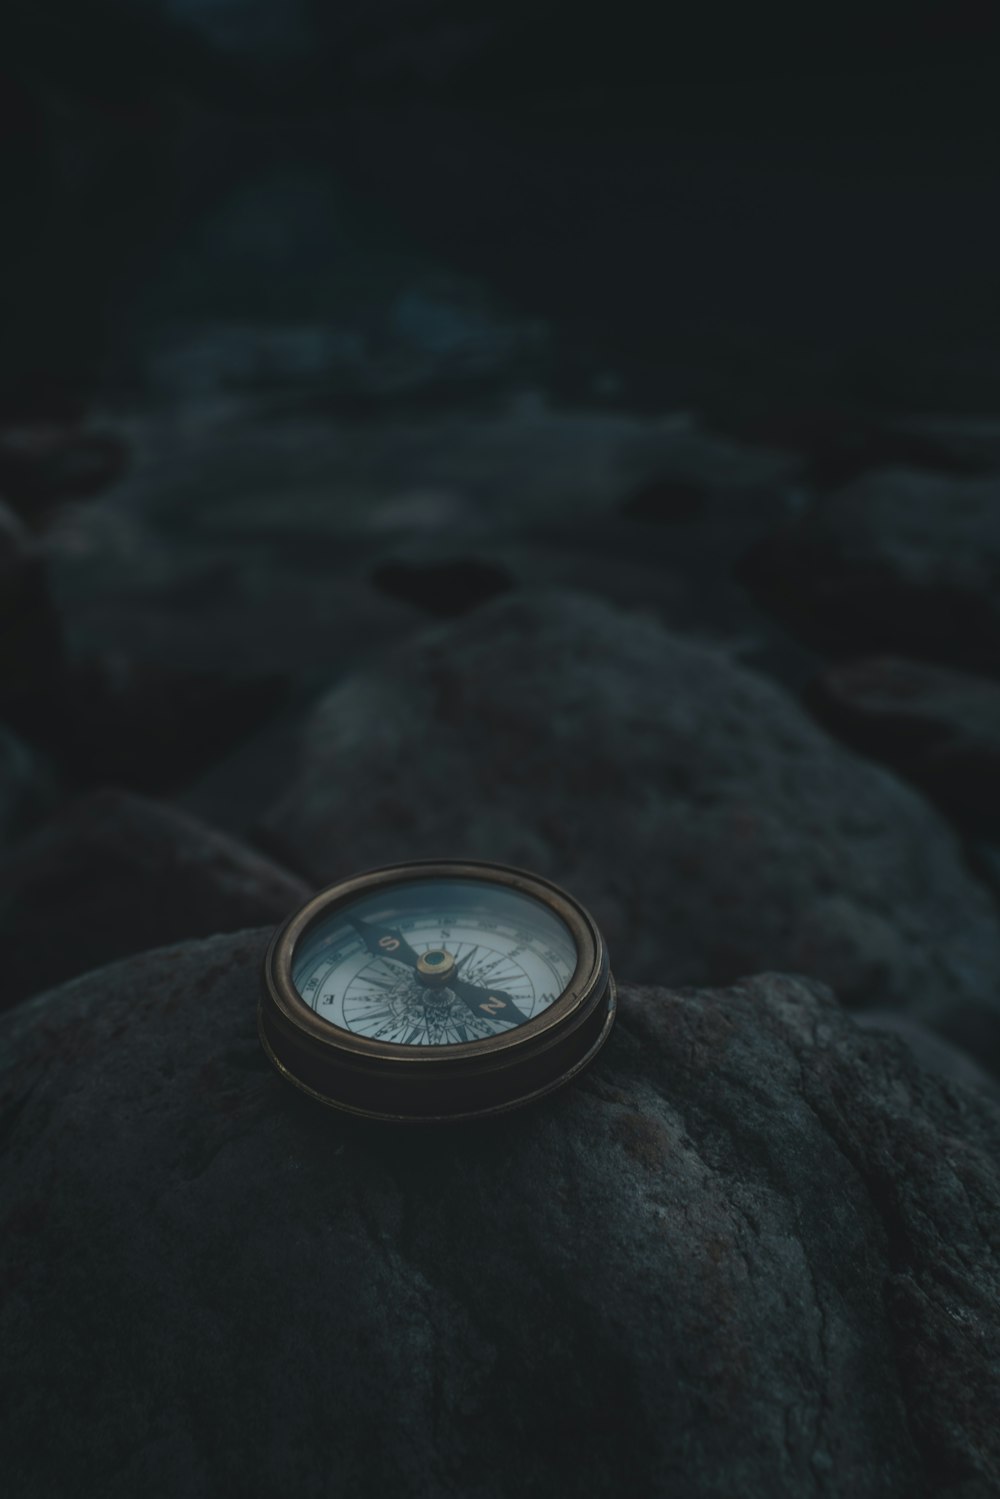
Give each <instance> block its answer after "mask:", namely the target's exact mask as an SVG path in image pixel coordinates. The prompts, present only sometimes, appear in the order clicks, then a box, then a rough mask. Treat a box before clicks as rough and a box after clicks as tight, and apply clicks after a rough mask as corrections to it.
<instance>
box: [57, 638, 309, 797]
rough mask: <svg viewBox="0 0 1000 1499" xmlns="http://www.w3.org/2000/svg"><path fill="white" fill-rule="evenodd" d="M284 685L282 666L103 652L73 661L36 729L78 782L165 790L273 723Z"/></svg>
mask: <svg viewBox="0 0 1000 1499" xmlns="http://www.w3.org/2000/svg"><path fill="white" fill-rule="evenodd" d="M286 692H287V682H286V680H285V679H284V678H283V677H282V676H281V674H280V673H277V672H268V671H254V670H249V671H247V670H244V671H238V670H233V671H218V670H214V669H212V668H206V669H204V670H199V669H189V668H184V667H172V666H169V665H166V664H162V663H160V662H156V661H151V660H148V659H143V658H141V657H139V656H133V655H132V654H131V653H130V652H129V651H127V650H119V651H113V652H105V653H102V654H101V655H99V656H94V657H89V658H84V659H81V660H79V661H74V662H72V663H71V664H70V666H69V667H68V668H67V680H66V686H65V690H64V692H63V694H62V695H61V696H60V698H59V699H57V700H55V701H53V700H48V701H46V702H42V703H40V704H39V705H38V707H39V711H38V715H37V722H36V726H35V734H36V736H37V737H40V738H41V740H42V742H43V743H45V744H52V746H53V754H54V755H57V756H58V755H62V756H63V763H64V770H65V774H66V777H67V779H68V780H69V781H70V783H71V784H73V785H76V786H78V787H81V788H89V787H92V786H94V785H101V784H107V783H109V782H114V783H117V784H118V785H122V786H127V787H128V788H129V789H130V790H133V791H141V792H144V793H146V794H149V795H163V794H167V793H170V792H172V791H174V790H176V789H178V788H180V787H183V786H185V785H186V784H187V783H188V782H189V781H191V780H192V779H193V778H194V777H196V776H197V775H200V774H201V773H202V772H203V771H205V770H206V769H207V768H208V767H209V766H210V765H212V764H214V763H215V762H216V761H218V760H220V759H222V758H223V757H224V756H225V755H226V754H227V753H229V752H230V751H231V750H232V749H234V748H235V747H236V746H237V745H238V744H239V743H240V742H241V741H242V740H244V739H245V738H247V737H249V736H250V735H251V734H252V733H253V732H254V731H255V730H257V729H259V728H261V727H262V726H263V725H264V724H265V723H267V722H268V721H269V720H270V719H271V718H272V716H273V715H274V714H275V713H276V712H277V711H278V710H279V708H280V707H281V706H282V704H283V703H284V701H285V697H286ZM66 724H69V725H71V732H70V733H69V735H67V734H66V733H65V725H66Z"/></svg>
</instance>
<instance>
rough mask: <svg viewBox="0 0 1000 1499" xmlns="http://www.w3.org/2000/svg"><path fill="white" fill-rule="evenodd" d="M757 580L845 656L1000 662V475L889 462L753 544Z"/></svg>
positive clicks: (751, 562) (988, 665)
mask: <svg viewBox="0 0 1000 1499" xmlns="http://www.w3.org/2000/svg"><path fill="white" fill-rule="evenodd" d="M745 571H746V576H747V578H748V580H749V581H750V582H751V583H752V585H753V586H754V587H755V589H756V590H757V592H758V593H759V594H760V595H761V597H762V598H764V599H766V600H767V601H768V602H769V603H770V604H771V605H772V607H774V608H775V609H776V610H777V611H778V612H779V613H780V614H781V615H782V616H783V617H784V618H786V619H787V620H789V621H790V622H791V623H792V624H793V625H794V626H795V627H796V628H797V629H799V630H800V631H802V632H803V633H804V634H806V635H807V636H809V637H810V638H811V639H814V640H816V641H818V642H819V643H820V644H822V645H823V646H825V647H828V648H831V649H833V650H835V651H837V652H839V653H840V654H844V653H845V652H847V651H854V652H856V651H858V650H859V649H860V650H861V651H864V652H865V653H870V652H872V651H892V652H899V653H901V654H903V655H913V656H917V657H923V658H926V659H929V660H936V661H941V660H943V661H953V662H956V663H957V664H959V665H962V666H966V667H973V668H975V667H976V666H979V667H982V668H985V669H988V670H991V671H995V670H997V669H998V668H1000V586H998V581H1000V479H998V478H997V477H996V476H995V475H994V476H992V477H983V478H961V477H958V476H955V475H949V474H942V473H929V472H925V471H920V470H918V469H909V468H881V469H876V470H875V471H873V472H872V473H869V474H866V475H864V476H863V477H862V478H859V479H857V480H856V481H855V482H854V483H852V484H849V485H847V486H846V487H845V488H843V489H839V490H837V491H836V492H835V493H832V494H829V495H825V496H824V497H823V498H822V499H820V500H819V501H818V502H816V503H815V504H813V505H810V506H808V507H807V508H806V509H804V510H803V511H802V513H801V514H800V515H799V516H797V517H796V518H795V519H793V520H789V521H787V522H786V523H785V524H784V525H783V526H782V527H780V528H779V529H778V530H777V531H776V532H775V533H774V534H773V535H772V536H771V537H770V538H769V539H768V540H766V541H765V542H763V543H761V544H760V545H759V546H757V547H756V548H754V549H752V552H751V554H750V556H749V557H748V560H747V563H746V569H745Z"/></svg>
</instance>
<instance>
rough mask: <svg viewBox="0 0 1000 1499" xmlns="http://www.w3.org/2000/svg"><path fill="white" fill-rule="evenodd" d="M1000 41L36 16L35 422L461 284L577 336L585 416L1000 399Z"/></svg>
mask: <svg viewBox="0 0 1000 1499" xmlns="http://www.w3.org/2000/svg"><path fill="white" fill-rule="evenodd" d="M998 37H1000V19H998V17H997V13H996V9H995V7H993V6H992V5H989V4H987V3H985V0H956V3H948V4H945V3H934V4H917V5H913V6H909V7H907V8H906V9H905V10H903V9H902V8H900V9H894V10H892V11H890V10H887V9H886V8H884V7H878V6H875V7H872V6H860V5H850V4H848V5H840V6H836V7H832V6H831V7H818V8H816V7H800V8H797V9H796V10H791V9H788V10H776V9H775V8H774V7H771V8H770V9H763V10H762V9H760V8H758V7H751V6H746V7H738V8H737V7H733V6H722V5H719V4H708V5H699V6H692V7H673V6H672V7H667V8H660V7H650V6H642V5H637V4H634V3H628V4H622V5H617V6H615V7H606V8H600V9H598V8H595V9H594V10H593V12H591V13H589V14H588V15H584V14H580V13H576V8H574V10H573V11H570V9H569V8H567V7H564V6H558V5H554V4H551V3H549V4H545V3H542V4H535V5H531V6H528V5H526V4H520V3H513V4H508V5H503V6H501V5H498V4H495V3H484V0H479V3H472V4H470V3H465V4H461V5H459V4H448V3H430V0H428V3H407V0H395V3H392V0H376V3H369V4H364V5H362V4H351V5H338V6H327V5H323V4H319V3H308V0H296V3H294V4H291V3H289V4H284V5H279V4H276V3H268V0H244V3H240V0H216V3H205V4H196V3H194V0H175V3H171V0H133V3H130V4H126V3H122V4H114V3H110V0H104V3H95V0H88V3H84V4H79V3H76V4H71V3H69V0H65V3H57V0H42V3H30V4H29V3H27V0H12V3H9V4H8V5H6V6H5V7H4V13H3V19H2V21H0V57H2V63H0V67H2V108H3V171H4V179H5V189H4V199H5V203H6V208H7V211H6V213H5V220H6V229H5V236H4V238H5V242H6V243H5V256H6V257H7V269H6V275H5V285H6V293H7V296H8V297H9V305H8V308H7V310H6V314H5V337H4V348H3V369H2V384H3V391H4V397H5V404H6V406H7V408H8V409H17V408H18V407H23V406H24V405H25V404H26V403H28V402H29V401H30V402H31V403H32V405H33V407H34V409H35V410H44V411H51V412H54V411H57V410H59V409H62V407H63V405H64V404H68V403H70V402H73V401H77V402H87V401H93V400H95V399H99V398H102V397H108V396H110V395H112V394H113V395H114V396H115V397H124V398H130V399H142V398H147V397H149V396H151V395H152V394H154V393H156V392H157V390H158V388H159V387H158V381H157V370H158V358H159V357H160V356H162V354H163V351H164V350H165V349H167V348H171V347H173V346H174V345H175V344H176V342H177V341H178V340H179V339H190V340H195V339H198V338H204V337H205V336H206V331H207V330H209V329H212V330H218V329H219V328H220V327H225V326H227V325H232V324H243V323H247V322H250V323H253V324H254V325H257V326H260V327H262V328H266V327H272V328H276V327H280V326H282V325H289V324H294V325H295V326H297V327H302V326H303V325H305V326H308V327H311V328H314V329H322V330H325V331H327V332H328V333H330V334H333V333H338V334H340V335H344V334H345V333H349V332H351V331H355V332H356V331H357V330H358V329H359V327H360V328H361V329H362V330H364V328H365V324H366V320H370V319H375V320H377V318H378V315H379V312H380V311H382V310H383V309H384V307H385V303H386V301H387V299H388V298H389V297H390V296H391V295H392V293H393V292H394V291H396V290H398V288H399V286H400V285H402V284H405V283H406V281H407V279H408V277H409V278H412V277H414V276H415V275H418V274H421V273H422V274H424V275H426V274H428V273H434V274H437V275H439V276H445V277H462V278H469V279H470V280H471V281H472V282H474V283H475V286H476V288H477V289H478V290H479V291H480V293H481V294H482V295H483V296H485V297H487V298H489V299H490V301H491V304H492V305H494V306H495V307H496V309H497V311H496V316H497V318H498V319H499V320H500V321H501V322H502V321H503V320H504V319H510V320H512V321H513V320H523V319H531V320H541V321H542V322H543V323H544V324H545V326H546V329H547V331H548V338H547V341H546V349H545V352H544V354H543V355H540V356H539V375H540V377H541V379H542V380H543V382H544V384H545V387H546V389H548V390H550V391H552V392H553V393H555V394H556V395H558V396H559V397H560V398H564V399H573V400H577V401H579V400H586V399H592V398H593V397H594V395H595V381H597V382H599V381H600V378H601V375H602V374H603V373H605V372H606V370H607V369H612V370H613V371H614V373H615V376H616V381H617V383H614V384H613V386H611V387H608V386H607V385H606V386H605V390H604V399H605V400H609V399H614V400H616V401H620V402H621V403H622V404H624V405H626V406H628V407H630V408H632V407H638V408H641V409H657V408H659V407H662V406H663V404H664V403H667V404H675V403H678V402H679V403H682V404H689V403H691V402H693V401H694V402H697V403H699V405H700V406H703V407H706V408H711V409H712V410H713V411H715V410H718V411H719V412H720V413H724V414H725V415H726V416H727V417H731V416H733V417H735V416H744V415H746V414H747V413H749V412H754V413H756V411H757V409H758V408H761V407H763V408H765V409H772V408H775V407H783V406H786V405H787V404H788V403H789V402H794V403H795V404H796V405H800V404H821V403H827V402H834V403H842V402H852V403H853V402H863V403H866V404H869V403H870V404H872V405H876V406H880V407H883V406H887V407H890V408H898V407H900V406H905V407H907V408H932V409H937V410H940V409H948V410H961V411H966V410H971V411H981V410H983V409H986V410H993V409H995V405H996V394H997V377H998V364H997V321H996V319H997V310H996V297H995V278H996V270H995V268H996V263H997V249H998V245H997V237H996V236H997V216H996V197H995V180H996V179H995V169H996V151H997V135H996V125H997V102H996V96H997V90H996V74H995V67H996V62H997V41H998ZM442 336H447V329H446V330H445V331H444V333H443V334H442ZM302 359H303V361H304V363H305V364H306V366H307V369H306V370H301V371H300V373H301V374H302V375H303V376H304V375H305V374H306V373H308V375H309V376H311V377H314V378H320V377H322V376H323V375H324V374H328V373H329V371H328V370H325V369H324V368H323V360H322V356H321V354H320V353H319V352H316V353H314V356H313V357H312V359H310V358H309V357H308V356H307V355H305V354H303V355H302ZM612 392H613V393H612Z"/></svg>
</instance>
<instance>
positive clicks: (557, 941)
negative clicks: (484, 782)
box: [292, 878, 578, 1046]
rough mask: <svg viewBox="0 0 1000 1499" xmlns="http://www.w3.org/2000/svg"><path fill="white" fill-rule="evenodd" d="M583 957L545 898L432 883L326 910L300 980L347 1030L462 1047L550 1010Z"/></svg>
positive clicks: (381, 891)
mask: <svg viewBox="0 0 1000 1499" xmlns="http://www.w3.org/2000/svg"><path fill="white" fill-rule="evenodd" d="M577 958H578V953H577V947H576V942H575V941H574V938H573V934H572V932H571V931H570V929H569V927H568V926H566V925H565V923H564V922H563V921H561V920H560V918H559V917H558V916H557V915H556V914H555V913H554V912H553V911H551V910H550V909H549V908H548V907H547V906H546V905H543V903H542V902H541V901H540V900H535V899H534V898H533V897H531V896H529V895H525V894H523V893H522V892H521V891H518V890H513V889H509V888H505V887H504V886H502V885H499V884H496V885H494V884H490V883H487V882H485V881H483V880H476V879H468V880H462V879H426V878H424V879H416V880H412V881H410V882H405V881H404V882H401V883H399V884H396V885H389V886H382V887H381V888H378V889H376V890H373V891H372V892H371V893H369V894H366V895H362V896H360V897H358V898H357V899H354V900H351V901H349V902H348V903H346V904H344V905H341V906H338V907H337V908H336V909H335V910H333V911H330V912H329V913H327V914H325V915H323V916H321V917H320V918H319V919H318V920H317V921H315V922H314V923H313V924H312V925H311V926H310V927H308V928H307V930H306V931H305V932H304V933H303V935H302V936H301V938H300V939H299V941H298V942H297V943H296V946H295V952H294V955H293V958H292V982H293V984H294V986H295V989H296V990H297V992H298V994H299V995H300V996H301V998H302V999H303V1000H304V1001H305V1003H306V1004H307V1005H308V1006H309V1007H310V1009H312V1010H314V1011H315V1012H316V1014H317V1015H318V1016H319V1017H320V1018H321V1019H322V1020H325V1021H327V1022H328V1023H329V1024H330V1025H332V1026H337V1027H339V1028H340V1029H341V1030H345V1031H350V1032H353V1033H354V1034H355V1035H357V1036H364V1037H369V1038H371V1039H372V1040H376V1041H380V1042H388V1043H392V1044H398V1045H400V1046H456V1045H460V1044H461V1043H463V1042H469V1041H481V1040H483V1039H484V1038H488V1037H491V1036H499V1035H503V1034H508V1033H510V1032H513V1031H514V1030H515V1029H516V1028H517V1027H518V1026H521V1025H524V1024H525V1023H526V1022H527V1021H529V1020H533V1019H535V1017H536V1016H538V1015H541V1014H542V1013H544V1011H545V1010H547V1009H548V1008H549V1006H550V1005H553V1004H554V1003H555V1001H556V1000H557V999H558V998H559V996H560V995H561V994H562V993H563V991H564V990H565V989H566V987H567V985H568V984H569V982H570V980H571V979H572V977H573V974H574V971H575V969H576V965H577Z"/></svg>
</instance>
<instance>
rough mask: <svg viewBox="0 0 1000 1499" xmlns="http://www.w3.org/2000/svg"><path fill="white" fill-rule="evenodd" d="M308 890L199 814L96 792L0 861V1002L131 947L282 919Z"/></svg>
mask: <svg viewBox="0 0 1000 1499" xmlns="http://www.w3.org/2000/svg"><path fill="white" fill-rule="evenodd" d="M308 894H309V890H308V887H307V886H306V885H304V884H303V883H302V882H301V881H300V880H297V879H295V878H294V876H292V875H290V874H288V873H287V872H286V871H285V870H283V869H280V868H278V867H277V865H275V864H273V863H271V862H270V861H269V860H268V859H265V858H262V857H261V855H260V854H257V853H255V852H254V851H253V850H252V849H249V848H247V847H245V846H244V845H243V844H241V843H238V842H237V841H236V840H235V839H234V838H229V837H227V836H226V835H224V834H222V833H218V832H216V831H215V830H214V829H212V828H209V827H206V826H205V824H204V823H202V822H199V821H198V820H197V819H196V818H194V817H190V816H187V815H185V814H184V813H181V812H178V811H176V810H175V809H173V808H171V807H168V806H165V805H162V804H159V803H157V802H154V801H150V800H148V799H146V798H145V797H140V796H133V795H130V794H128V793H126V792H122V791H113V790H106V791H100V792H95V793H93V794H91V795H90V796H87V797H84V798H82V799H80V800H79V801H77V802H75V803H72V804H71V805H70V806H68V807H66V808H64V809H63V810H62V811H61V812H60V813H59V815H58V816H57V817H55V818H54V819H53V820H52V821H50V822H49V823H47V824H46V826H45V827H43V828H42V829H40V830H39V831H38V832H36V833H35V834H34V835H33V836H32V837H30V838H27V839H25V840H24V841H22V842H21V843H20V844H19V845H18V846H17V847H16V848H14V849H13V850H11V851H10V852H9V853H8V854H7V856H6V857H5V858H4V859H3V860H2V861H0V942H2V944H3V948H4V953H5V958H4V980H3V992H2V995H0V1008H6V1007H7V1006H9V1005H12V1004H14V1003H16V1002H17V1001H18V1000H20V999H22V998H23V997H24V996H25V995H28V994H37V993H39V992H40V991H41V990H43V989H48V988H51V986H52V985H53V984H58V983H62V981H63V980H64V979H68V978H73V977H74V976H75V975H76V974H79V973H85V972H87V970H88V969H91V968H98V967H100V966H101V965H102V964H105V963H110V962H111V961H112V960H113V959H115V958H121V957H124V956H126V955H127V954H129V953H135V952H141V951H143V950H144V949H146V948H150V947H159V946H162V945H163V944H164V943H167V942H178V941H180V940H181V939H182V938H185V937H206V936H211V935H213V934H214V933H216V932H233V931H240V930H241V929H242V928H244V927H247V926H258V925H261V924H263V923H265V922H274V923H276V922H278V921H280V920H283V919H284V917H285V916H287V915H289V913H290V912H291V911H293V910H294V909H295V908H296V907H297V906H299V905H301V904H302V902H303V901H304V900H305V899H306V898H307V896H308Z"/></svg>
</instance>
